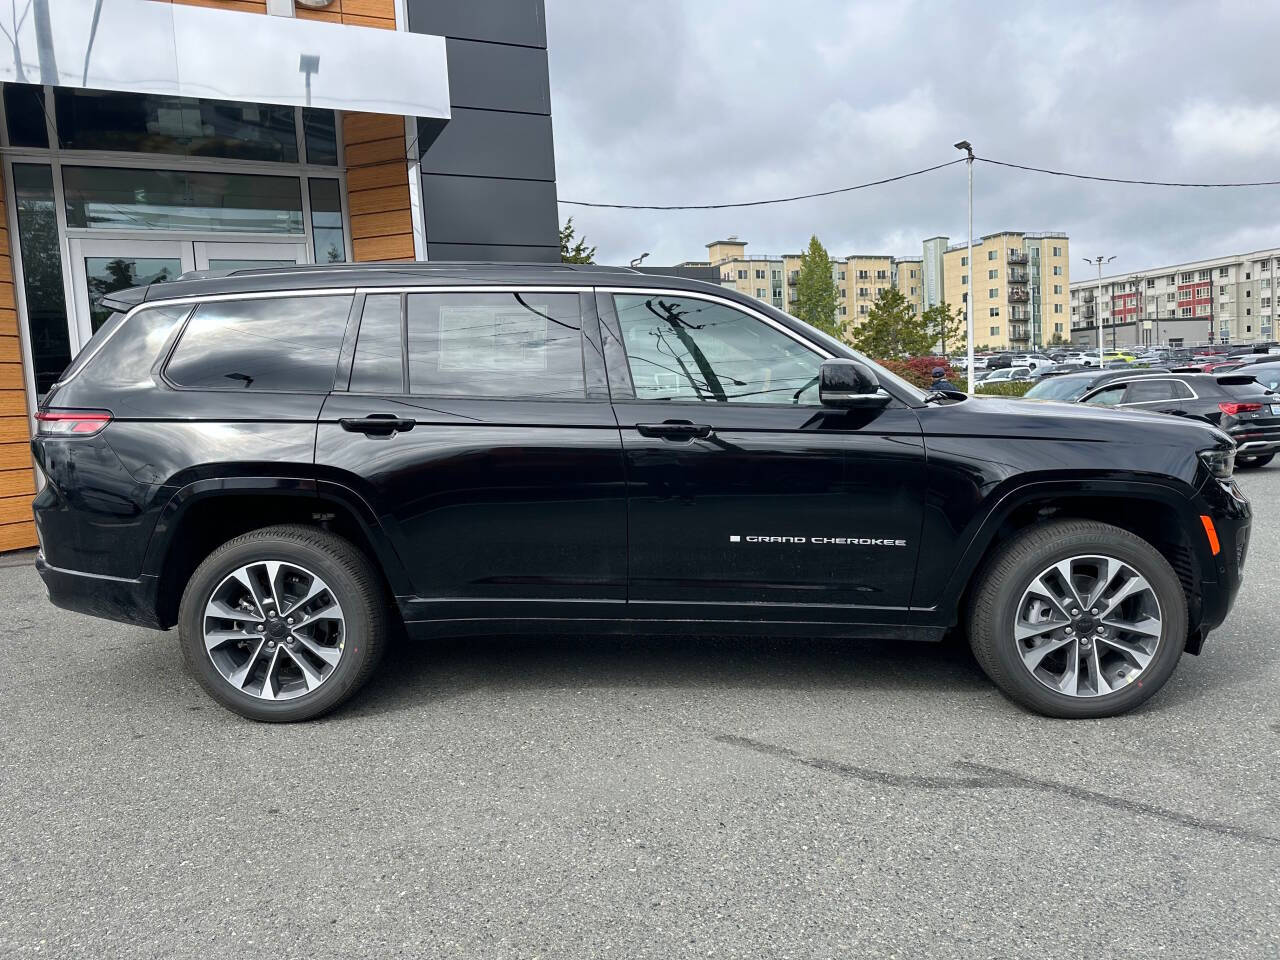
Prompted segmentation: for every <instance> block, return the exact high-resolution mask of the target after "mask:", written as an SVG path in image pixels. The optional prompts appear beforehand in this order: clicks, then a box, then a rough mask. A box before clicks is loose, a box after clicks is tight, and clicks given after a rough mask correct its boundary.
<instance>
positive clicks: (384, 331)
mask: <svg viewBox="0 0 1280 960" xmlns="http://www.w3.org/2000/svg"><path fill="white" fill-rule="evenodd" d="M400 333H401V330H400V294H398V293H381V294H376V295H370V296H367V297H365V298H364V312H363V314H362V315H361V317H360V333H359V335H358V336H357V338H356V353H355V359H354V360H353V361H352V363H351V387H350V389H351V392H352V393H403V392H404V358H403V351H402V349H401V344H400Z"/></svg>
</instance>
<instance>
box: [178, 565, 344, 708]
mask: <svg viewBox="0 0 1280 960" xmlns="http://www.w3.org/2000/svg"><path fill="white" fill-rule="evenodd" d="M203 624H204V644H205V650H206V651H207V652H208V654H209V658H210V659H211V660H212V661H213V665H214V666H215V667H216V668H217V670H218V673H219V674H221V675H222V678H223V679H224V680H225V681H226V682H227V683H228V684H230V685H231V686H232V687H233V688H234V689H236V690H237V691H239V692H241V693H245V694H248V695H249V696H252V697H255V698H257V699H260V700H291V699H293V698H295V697H300V696H303V695H305V694H308V693H310V692H312V691H313V690H315V689H316V688H317V687H319V686H320V685H321V684H322V683H324V682H325V681H326V680H328V679H329V677H331V676H332V675H333V672H334V670H335V669H337V666H338V663H339V662H340V661H341V659H342V652H343V647H344V644H345V642H346V621H345V619H344V618H343V615H342V607H341V605H340V604H339V603H338V598H337V597H336V596H335V595H334V593H333V591H332V590H330V589H329V586H328V584H326V583H325V582H324V580H322V579H321V578H320V577H319V576H318V575H317V574H316V573H314V572H313V571H311V570H308V569H307V568H305V567H302V566H299V565H298V564H296V563H290V562H287V561H284V560H261V561H256V562H254V563H249V564H246V565H244V566H242V567H240V568H238V569H237V570H235V571H233V572H232V573H230V574H229V575H228V576H226V577H225V578H223V580H222V581H221V582H220V583H219V584H218V586H217V587H216V588H215V589H214V591H213V593H212V594H211V595H210V597H209V602H208V603H207V604H206V605H205V611H204V618H203Z"/></svg>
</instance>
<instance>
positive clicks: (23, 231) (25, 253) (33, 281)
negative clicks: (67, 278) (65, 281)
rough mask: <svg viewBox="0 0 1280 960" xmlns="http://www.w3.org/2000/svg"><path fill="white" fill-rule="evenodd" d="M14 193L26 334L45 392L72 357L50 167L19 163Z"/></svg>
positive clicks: (40, 389)
mask: <svg viewBox="0 0 1280 960" xmlns="http://www.w3.org/2000/svg"><path fill="white" fill-rule="evenodd" d="M13 192H14V197H15V200H16V207H17V214H18V247H19V250H20V251H21V252H22V281H23V289H24V291H25V293H26V302H27V338H28V340H29V341H30V342H31V359H32V362H33V365H34V374H35V381H36V393H37V394H39V395H40V396H43V395H44V394H45V393H47V392H48V390H49V387H51V386H52V385H53V384H54V383H55V382H57V379H58V377H59V376H60V375H61V374H62V371H63V370H65V369H66V367H67V364H69V363H70V362H71V338H70V334H69V333H68V331H67V301H66V297H65V296H64V294H63V287H62V255H61V253H60V252H59V248H58V218H57V212H56V209H55V207H54V199H53V171H52V169H51V168H50V167H49V166H47V165H46V164H35V163H15V164H14V165H13Z"/></svg>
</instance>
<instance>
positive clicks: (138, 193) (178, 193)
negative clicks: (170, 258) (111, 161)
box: [62, 166, 303, 233]
mask: <svg viewBox="0 0 1280 960" xmlns="http://www.w3.org/2000/svg"><path fill="white" fill-rule="evenodd" d="M62 184H63V192H64V194H65V196H66V205H67V223H68V225H69V226H71V227H81V228H83V227H89V228H93V229H106V230H201V231H208V232H216V233H223V232H228V231H239V232H245V233H302V232H303V231H302V191H301V184H300V182H299V180H298V179H297V178H296V177H270V176H257V175H253V174H244V173H206V172H199V171H183V170H136V169H126V168H120V167H72V166H68V167H63V170H62Z"/></svg>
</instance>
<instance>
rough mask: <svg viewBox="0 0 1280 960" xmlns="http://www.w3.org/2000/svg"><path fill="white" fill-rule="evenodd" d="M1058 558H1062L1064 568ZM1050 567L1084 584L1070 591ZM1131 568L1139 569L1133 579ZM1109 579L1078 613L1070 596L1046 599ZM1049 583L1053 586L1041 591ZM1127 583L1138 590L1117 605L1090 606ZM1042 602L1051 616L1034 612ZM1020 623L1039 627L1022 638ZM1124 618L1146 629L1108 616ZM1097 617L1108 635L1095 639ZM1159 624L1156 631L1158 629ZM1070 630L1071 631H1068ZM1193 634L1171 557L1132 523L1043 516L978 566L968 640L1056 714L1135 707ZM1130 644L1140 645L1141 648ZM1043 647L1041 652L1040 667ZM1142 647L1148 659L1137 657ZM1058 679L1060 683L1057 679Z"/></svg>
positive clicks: (994, 671) (999, 682)
mask: <svg viewBox="0 0 1280 960" xmlns="http://www.w3.org/2000/svg"><path fill="white" fill-rule="evenodd" d="M1095 557H1103V558H1107V559H1108V561H1109V563H1110V564H1114V565H1117V566H1110V567H1109V568H1108V569H1109V570H1112V571H1117V572H1115V573H1108V574H1107V575H1106V577H1103V576H1102V575H1101V573H1100V572H1101V571H1102V569H1103V568H1102V567H1101V566H1100V565H1097V564H1094V563H1093V562H1092V560H1093V558H1095ZM1057 564H1064V565H1065V566H1064V567H1063V568H1057V567H1056V565H1057ZM1050 568H1054V569H1067V570H1068V571H1070V572H1071V573H1072V581H1073V582H1076V583H1077V585H1078V587H1079V589H1076V590H1075V592H1074V593H1070V594H1068V593H1066V592H1065V591H1064V590H1060V589H1058V587H1060V586H1061V585H1062V584H1063V583H1064V579H1063V578H1061V577H1059V576H1058V575H1057V574H1055V573H1054V572H1053V570H1051V569H1050ZM1090 569H1093V570H1096V571H1099V573H1098V574H1097V575H1096V576H1095V578H1094V580H1093V581H1092V582H1091V581H1090V580H1089V579H1088V571H1089V570H1090ZM1082 571H1083V574H1081V572H1082ZM1129 573H1133V574H1136V576H1135V577H1133V578H1132V579H1130V578H1129V576H1128V575H1129ZM1103 579H1106V580H1107V582H1108V583H1112V584H1115V587H1114V588H1113V589H1107V588H1106V586H1105V585H1104V588H1103V590H1102V591H1101V596H1102V598H1104V599H1103V600H1102V602H1099V601H1098V600H1095V601H1094V603H1095V604H1097V605H1096V606H1094V607H1092V608H1089V609H1083V608H1079V613H1080V615H1081V616H1080V618H1078V619H1072V618H1071V617H1070V615H1071V613H1072V611H1073V610H1075V609H1078V608H1075V607H1074V605H1073V604H1070V603H1065V604H1062V605H1059V604H1058V603H1057V602H1056V601H1053V600H1050V599H1048V595H1049V594H1050V593H1054V594H1057V595H1059V596H1076V595H1079V594H1080V593H1084V594H1086V596H1087V595H1088V594H1091V593H1093V591H1094V589H1095V588H1096V583H1097V582H1099V581H1101V580H1103ZM1141 581H1145V584H1146V586H1145V587H1142V586H1141ZM1042 585H1050V586H1052V587H1053V588H1054V589H1052V590H1045V591H1044V592H1043V593H1040V592H1038V588H1039V587H1040V586H1042ZM1127 589H1128V590H1131V593H1130V595H1129V598H1128V599H1123V600H1122V601H1121V603H1120V604H1119V605H1118V606H1117V607H1116V611H1117V612H1116V613H1115V614H1113V615H1111V616H1110V617H1109V618H1108V617H1106V616H1104V617H1103V618H1101V619H1100V618H1098V617H1094V616H1093V615H1092V614H1091V610H1093V609H1097V610H1099V611H1100V613H1102V614H1104V615H1105V614H1107V606H1108V604H1107V598H1109V597H1117V596H1121V595H1124V594H1125V591H1126V590H1127ZM1041 597H1044V599H1041ZM1063 606H1066V607H1069V609H1065V610H1064V609H1063ZM1037 609H1038V610H1039V611H1040V613H1039V616H1043V617H1045V618H1047V619H1044V620H1038V621H1031V622H1029V620H1030V618H1028V617H1027V616H1026V614H1027V612H1028V611H1029V610H1037ZM1153 612H1154V614H1155V616H1156V620H1154V621H1153V620H1152V619H1151V614H1152V613H1153ZM1126 618H1127V619H1126ZM1015 623H1016V624H1018V625H1019V630H1020V631H1021V632H1022V633H1032V632H1034V633H1036V634H1038V635H1037V636H1034V637H1029V638H1025V639H1018V638H1017V637H1015ZM1058 623H1061V626H1060V627H1058V628H1056V629H1053V630H1052V631H1047V630H1045V629H1041V628H1045V627H1048V626H1050V625H1051V624H1058ZM1117 623H1118V624H1125V625H1128V626H1134V627H1141V628H1143V632H1142V633H1138V632H1126V631H1125V630H1117V629H1114V628H1113V627H1112V626H1110V624H1117ZM1104 624H1105V625H1104ZM1068 627H1071V630H1068V629H1067V628H1068ZM1099 627H1101V632H1102V633H1103V634H1104V638H1103V639H1102V642H1098V640H1097V635H1098V631H1099ZM1152 632H1154V633H1158V636H1157V637H1154V638H1153V637H1152V636H1151V633H1152ZM1068 633H1073V634H1074V636H1073V637H1070V638H1069V637H1068V636H1067V634H1068ZM1086 635H1087V636H1088V637H1089V640H1088V641H1086V640H1085V639H1084V637H1085V636H1086ZM1153 639H1154V641H1155V642H1154V648H1152V640H1153ZM1186 639H1187V601H1186V596H1185V594H1184V593H1183V589H1182V584H1181V583H1180V581H1179V580H1178V576H1177V574H1175V573H1174V571H1173V568H1172V567H1170V566H1169V563H1168V561H1167V560H1165V558H1164V557H1163V556H1162V555H1161V554H1160V553H1159V552H1158V551H1157V550H1156V549H1155V548H1154V547H1152V546H1151V544H1149V543H1147V542H1146V541H1145V540H1142V539H1141V538H1139V537H1137V536H1135V535H1134V534H1132V533H1130V532H1129V531H1127V530H1122V529H1120V528H1119V527H1113V526H1111V525H1109V524H1105V523H1098V522H1096V521H1092V520H1061V521H1052V522H1048V523H1043V524H1037V525H1036V526H1033V527H1030V528H1028V529H1027V530H1025V531H1023V532H1022V533H1019V534H1018V535H1016V536H1015V537H1014V538H1013V539H1011V540H1010V541H1008V542H1007V543H1005V544H1003V545H1002V546H1001V547H999V548H998V549H997V550H996V552H995V553H994V554H993V555H992V556H991V557H990V558H989V559H988V561H987V562H986V563H985V564H984V566H983V568H982V570H981V571H980V572H979V574H978V577H977V578H976V580H975V585H974V590H973V593H972V601H971V603H970V607H969V643H970V646H971V647H972V648H973V652H974V656H975V657H976V658H977V660H978V663H979V664H980V665H981V667H982V669H983V671H984V672H985V673H986V674H987V676H988V677H990V678H991V680H992V681H993V682H994V683H995V685H996V686H997V687H999V688H1000V690H1001V691H1002V692H1003V693H1004V694H1005V695H1006V696H1008V697H1009V698H1010V699H1012V700H1014V701H1016V702H1017V703H1020V704H1022V705H1023V706H1025V707H1028V708H1030V709H1031V710H1034V711H1036V712H1037V713H1041V714H1044V715H1045V716H1049V717H1062V718H1073V719H1074V718H1079V719H1086V718H1096V717H1109V716H1114V715H1116V714H1120V713H1125V712H1126V711H1128V710H1132V709H1133V708H1134V707H1136V706H1138V705H1139V704H1141V703H1143V702H1145V701H1146V700H1147V699H1148V698H1150V697H1151V696H1153V695H1154V694H1155V693H1156V692H1157V691H1158V690H1159V689H1160V688H1161V687H1163V686H1164V684H1165V682H1166V681H1167V680H1168V679H1169V677H1170V676H1171V675H1172V673H1173V670H1174V667H1176V666H1177V663H1178V659H1179V658H1180V657H1181V656H1182V651H1183V649H1184V647H1185V646H1186ZM1112 643H1115V644H1117V646H1111V644H1112ZM1041 644H1043V647H1041V646H1040V645H1041ZM1120 644H1128V647H1124V648H1122V647H1121V646H1120ZM1144 648H1145V649H1144ZM1043 650H1049V651H1051V652H1049V653H1048V654H1045V653H1043ZM1130 651H1139V652H1140V656H1135V655H1134V654H1133V653H1131V652H1130ZM1077 654H1078V655H1079V656H1078V657H1077V659H1076V671H1077V672H1076V674H1075V685H1076V690H1077V695H1072V694H1071V693H1068V692H1061V690H1063V689H1071V687H1072V679H1071V676H1072V675H1071V658H1072V657H1073V656H1076V655H1077ZM1037 656H1040V657H1042V659H1040V660H1039V661H1038V664H1039V665H1038V666H1036V667H1033V666H1031V664H1032V663H1033V662H1034V661H1035V659H1036V657H1037ZM1142 657H1145V658H1146V662H1145V663H1144V664H1143V665H1142V666H1141V667H1139V666H1138V664H1139V663H1142V659H1141V658H1142ZM1059 664H1061V665H1062V671H1061V675H1060V677H1059V675H1058V673H1057V667H1058V665H1059ZM1033 671H1034V672H1033ZM1099 674H1100V675H1101V680H1100V681H1098V680H1097V677H1098V675H1099ZM1059 680H1060V683H1058V682H1059ZM1054 683H1058V685H1057V686H1053V687H1051V686H1050V684H1054Z"/></svg>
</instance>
